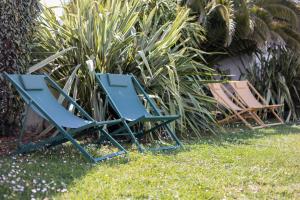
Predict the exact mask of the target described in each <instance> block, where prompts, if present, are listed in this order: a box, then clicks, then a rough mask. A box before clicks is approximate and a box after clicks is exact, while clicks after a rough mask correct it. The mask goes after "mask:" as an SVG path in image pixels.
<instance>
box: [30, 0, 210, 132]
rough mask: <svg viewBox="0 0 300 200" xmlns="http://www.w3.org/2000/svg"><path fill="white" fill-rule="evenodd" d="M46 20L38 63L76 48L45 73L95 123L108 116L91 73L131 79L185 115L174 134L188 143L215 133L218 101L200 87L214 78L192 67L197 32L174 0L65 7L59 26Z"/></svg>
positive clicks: (47, 13)
mask: <svg viewBox="0 0 300 200" xmlns="http://www.w3.org/2000/svg"><path fill="white" fill-rule="evenodd" d="M43 16H44V17H43V18H42V19H41V26H40V30H39V31H38V32H37V35H36V41H37V44H38V47H37V49H36V51H37V52H39V54H35V55H36V57H38V58H40V59H43V58H44V57H43V56H41V55H45V53H46V55H47V54H48V53H50V54H53V53H56V52H59V51H61V50H63V49H68V48H70V47H75V48H74V49H73V50H71V51H68V52H67V53H66V54H64V55H63V56H62V57H60V58H58V59H57V60H56V61H55V62H53V63H52V64H51V65H49V66H48V67H47V68H43V69H42V70H44V71H47V72H49V73H50V74H51V75H52V76H53V77H54V78H55V79H56V80H58V81H59V83H60V84H61V85H64V84H65V83H66V82H67V86H66V88H65V89H67V90H68V92H69V93H70V94H71V95H73V96H74V97H75V98H76V99H78V100H79V102H80V103H81V104H82V105H83V107H84V108H85V109H86V110H88V111H89V112H90V113H92V115H93V116H94V117H95V118H96V119H98V120H101V119H103V118H104V111H105V109H104V102H103V100H102V99H101V98H100V95H99V93H98V91H97V86H96V85H95V80H94V76H93V73H94V72H110V73H133V74H134V75H136V76H137V78H138V79H139V80H140V81H141V83H142V84H143V85H144V87H145V88H146V90H147V92H148V93H149V94H151V95H152V97H153V98H155V99H156V101H157V102H158V103H159V104H160V106H161V107H162V108H163V110H165V111H167V112H168V114H175V113H178V114H180V115H181V116H182V118H181V121H180V122H179V123H177V125H176V128H177V130H179V131H180V132H181V134H182V136H183V137H188V136H199V135H200V134H201V131H202V130H211V131H212V129H211V128H212V126H213V124H214V120H213V117H212V115H211V113H210V111H209V108H210V107H211V106H212V105H213V101H212V100H211V99H210V98H209V97H207V96H206V95H205V93H204V91H203V90H204V85H203V84H204V83H205V82H207V81H208V80H210V79H211V74H212V72H213V71H212V70H211V69H209V68H208V67H206V66H205V65H204V64H203V62H196V61H195V59H194V58H198V60H201V52H200V51H199V50H193V49H192V48H189V46H188V45H187V41H186V39H184V37H182V34H183V33H184V34H188V32H189V31H188V30H187V28H188V27H190V26H192V24H191V23H190V22H189V21H190V18H189V11H188V10H187V9H185V8H179V7H177V5H176V2H175V1H170V2H169V3H168V4H166V3H165V2H164V1H139V0H133V1H117V0H111V1H101V0H98V1H92V0H82V1H74V2H72V3H70V4H69V5H66V6H65V7H64V15H63V16H62V17H61V19H57V18H56V17H55V15H54V13H53V11H52V10H51V9H48V8H46V9H45V10H44V13H43ZM75 66H76V67H75ZM30 70H31V69H29V71H30ZM70 75H71V76H70ZM68 77H70V78H69V79H68V80H69V81H67V78H68ZM174 127H175V126H174ZM174 127H173V128H174Z"/></svg>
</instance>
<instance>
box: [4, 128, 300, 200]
mask: <svg viewBox="0 0 300 200" xmlns="http://www.w3.org/2000/svg"><path fill="white" fill-rule="evenodd" d="M288 134H300V126H295V125H293V126H291V125H281V126H275V127H270V128H266V129H260V130H254V131H253V130H247V129H244V128H241V127H239V128H228V129H226V130H223V131H218V133H217V134H216V135H212V136H209V135H207V136H203V137H201V138H200V139H198V140H195V141H193V142H190V141H185V144H186V145H185V146H186V148H185V149H181V150H176V151H171V152H168V153H166V152H157V153H154V155H156V154H160V155H165V156H173V155H175V154H177V153H180V152H182V151H189V150H190V149H192V146H193V145H199V144H200V145H201V144H208V145H214V146H226V145H228V144H245V145H247V144H250V142H251V141H250V140H252V139H260V138H264V137H268V136H273V135H288ZM129 148H130V147H129ZM130 154H131V153H129V156H126V157H115V158H113V159H110V160H106V161H104V162H101V163H98V164H92V163H89V162H88V161H86V160H85V159H84V158H83V157H82V156H81V155H80V154H79V153H78V152H77V151H76V149H75V148H73V146H72V145H70V144H69V143H66V144H64V145H59V146H56V147H53V148H49V149H45V150H40V151H36V152H32V153H30V154H26V155H18V156H5V157H1V159H0V166H1V167H0V174H3V175H8V174H10V177H8V176H7V177H6V180H3V177H2V179H1V177H0V199H1V198H3V197H4V196H3V195H14V196H11V197H14V198H19V199H29V198H39V199H44V198H45V197H48V198H51V197H55V196H58V195H60V194H61V192H62V191H63V190H64V189H66V188H69V187H72V184H76V183H77V181H78V180H81V179H82V178H83V177H85V176H86V175H87V174H88V173H89V172H90V171H91V170H94V169H97V168H98V167H103V169H105V168H106V167H109V168H110V167H113V168H114V167H120V166H122V165H126V164H127V163H128V162H131V161H134V160H135V159H138V158H139V156H130ZM18 178H19V179H18ZM95 178H96V177H95ZM17 180H19V182H18V181H17ZM12 181H14V182H12ZM44 182H45V183H44ZM25 183H27V184H28V183H29V185H28V186H24V185H26V184H25ZM16 185H23V186H24V190H23V191H17V190H15V189H16ZM41 188H46V189H47V191H46V192H42V191H41ZM1 195H2V196H1ZM32 195H33V196H32ZM6 197H9V196H6Z"/></svg>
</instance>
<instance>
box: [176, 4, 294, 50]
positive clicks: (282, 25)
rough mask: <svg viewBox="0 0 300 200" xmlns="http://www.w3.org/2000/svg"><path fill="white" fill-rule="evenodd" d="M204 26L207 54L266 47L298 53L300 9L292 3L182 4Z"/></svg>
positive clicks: (203, 44)
mask: <svg viewBox="0 0 300 200" xmlns="http://www.w3.org/2000/svg"><path fill="white" fill-rule="evenodd" d="M181 4H185V5H187V6H189V7H190V8H191V10H192V13H193V15H195V16H196V18H197V20H198V22H199V23H200V24H201V25H202V26H204V28H205V29H206V33H207V41H206V42H205V43H202V44H199V46H201V47H203V46H205V47H206V48H207V49H208V50H225V51H227V52H229V53H231V54H241V53H244V52H245V51H246V52H253V51H254V50H256V49H257V48H259V47H261V46H265V45H266V44H272V43H274V42H275V43H276V44H278V43H279V44H282V45H288V46H289V47H291V48H294V49H297V50H300V33H299V30H300V29H299V21H300V7H299V5H297V4H296V3H295V2H294V1H292V0H182V1H181Z"/></svg>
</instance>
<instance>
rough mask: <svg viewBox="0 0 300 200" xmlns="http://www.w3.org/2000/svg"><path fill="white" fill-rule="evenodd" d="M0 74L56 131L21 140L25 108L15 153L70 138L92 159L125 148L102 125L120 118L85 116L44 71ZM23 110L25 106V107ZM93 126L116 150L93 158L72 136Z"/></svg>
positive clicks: (109, 156)
mask: <svg viewBox="0 0 300 200" xmlns="http://www.w3.org/2000/svg"><path fill="white" fill-rule="evenodd" d="M4 76H5V77H6V78H7V79H8V80H9V81H10V82H11V83H12V85H13V86H14V87H15V88H16V90H17V91H18V92H19V94H20V95H21V97H22V98H23V100H24V101H25V103H26V104H27V105H28V107H31V108H32V109H33V110H34V111H35V112H36V113H37V114H39V115H40V116H41V117H43V118H44V119H46V120H48V121H49V122H50V123H52V124H53V125H54V126H55V127H56V129H57V130H58V131H59V134H57V135H56V136H53V137H50V138H47V139H43V140H42V141H38V142H35V143H33V142H31V143H28V144H23V143H22V137H23V133H24V125H25V123H26V120H27V111H25V112H26V113H25V117H24V119H23V127H22V130H21V133H20V137H19V142H18V147H19V148H18V151H17V153H26V152H29V151H32V150H36V149H41V148H43V147H49V146H53V145H57V144H61V143H64V142H67V141H70V142H71V143H72V144H73V145H74V146H75V147H76V148H77V149H78V150H79V151H80V152H81V153H82V155H83V156H84V157H85V158H87V159H88V160H90V161H92V162H99V161H102V160H105V159H109V158H112V157H114V156H118V155H121V154H125V153H126V150H125V149H124V148H123V147H122V146H121V145H120V144H119V143H118V142H117V141H116V140H115V139H113V138H112V136H111V135H109V134H108V133H107V132H106V131H105V130H104V129H103V127H104V126H105V125H106V126H109V125H113V124H118V123H122V120H114V121H101V122H97V121H95V120H94V119H93V118H92V117H91V116H89V115H88V114H87V113H86V112H85V111H84V110H83V109H82V108H81V107H80V106H79V105H78V104H77V103H76V102H75V100H74V99H72V98H71V97H70V96H68V95H67V94H66V93H65V92H64V91H63V90H62V89H61V88H60V87H59V86H58V85H57V84H56V83H55V82H54V81H53V80H52V79H51V78H50V77H49V76H47V75H46V74H44V75H19V74H7V73H4ZM48 85H49V86H51V87H52V88H53V89H56V90H57V91H58V92H59V93H60V94H62V95H63V96H64V97H65V99H66V100H67V101H68V103H70V105H73V106H74V107H75V108H76V109H77V110H78V112H79V113H80V114H81V116H82V117H84V118H85V119H84V118H81V117H78V116H76V115H74V114H73V113H71V112H69V111H68V110H67V109H66V108H65V107H63V106H62V105H61V104H60V103H58V101H57V99H56V98H55V97H54V96H53V94H52V93H51V91H50V90H49V87H48ZM26 110H27V109H26ZM91 128H94V129H95V130H96V131H98V133H99V135H101V136H103V137H105V138H106V140H109V141H110V142H111V143H112V144H113V145H114V146H116V147H117V148H118V149H119V151H118V152H115V153H111V154H109V155H105V156H102V157H98V158H94V157H93V156H92V155H91V154H90V153H88V152H87V151H86V150H85V149H84V148H83V146H81V145H80V144H79V142H78V141H77V140H76V139H75V137H76V136H78V134H80V133H82V131H84V130H86V129H91Z"/></svg>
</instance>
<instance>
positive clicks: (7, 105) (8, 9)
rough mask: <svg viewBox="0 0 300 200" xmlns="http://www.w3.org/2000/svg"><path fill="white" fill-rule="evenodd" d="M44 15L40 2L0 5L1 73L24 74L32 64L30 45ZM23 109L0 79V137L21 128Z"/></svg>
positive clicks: (4, 0) (3, 1)
mask: <svg viewBox="0 0 300 200" xmlns="http://www.w3.org/2000/svg"><path fill="white" fill-rule="evenodd" d="M39 11H40V8H39V2H38V0H13V1H11V0H1V1H0V73H3V72H8V73H16V72H21V71H23V70H22V68H23V67H22V66H25V65H26V64H27V63H28V59H29V56H30V53H29V52H30V51H29V45H30V41H31V38H32V35H33V34H32V33H33V31H34V28H35V25H36V18H37V16H38V13H39ZM21 111H22V107H21V105H20V101H18V100H16V99H15V98H14V97H13V94H12V89H11V88H10V85H9V84H8V83H7V81H6V80H4V79H3V77H0V135H1V134H3V133H4V132H5V133H11V132H13V131H14V129H15V128H17V127H18V124H19V121H20V120H19V117H20V112H21Z"/></svg>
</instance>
